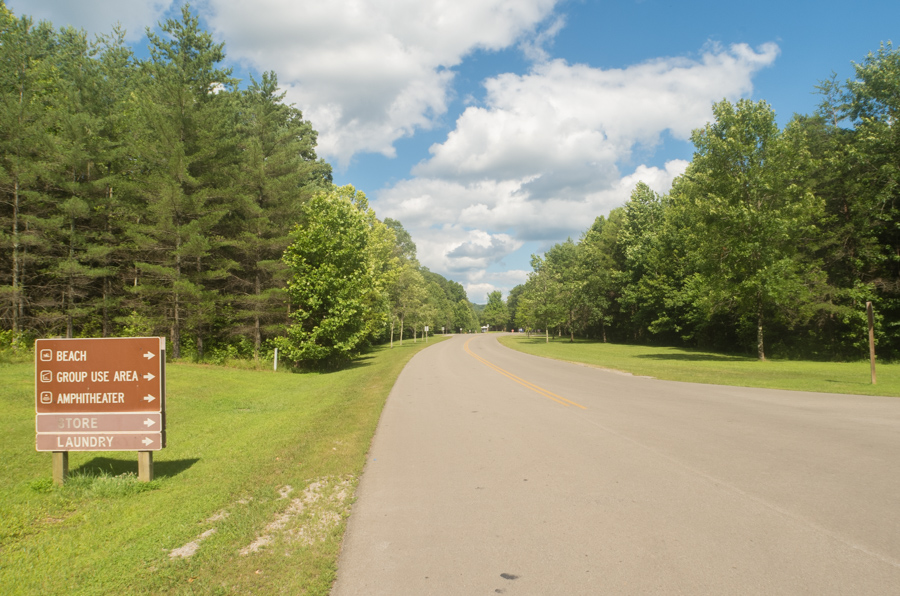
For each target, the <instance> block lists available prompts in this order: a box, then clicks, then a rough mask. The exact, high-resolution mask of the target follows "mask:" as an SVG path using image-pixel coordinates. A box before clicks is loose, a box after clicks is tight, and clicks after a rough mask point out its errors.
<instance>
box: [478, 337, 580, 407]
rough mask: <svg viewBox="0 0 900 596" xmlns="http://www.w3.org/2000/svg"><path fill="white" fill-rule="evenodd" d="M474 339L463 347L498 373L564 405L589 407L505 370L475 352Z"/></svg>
mask: <svg viewBox="0 0 900 596" xmlns="http://www.w3.org/2000/svg"><path fill="white" fill-rule="evenodd" d="M472 339H475V338H474V337H473V338H472ZM472 339H470V340H468V341H467V342H466V344H465V346H463V348H464V349H465V350H466V353H467V354H468V355H469V356H471V357H472V358H474V359H475V360H477V361H478V362H480V363H482V364H484V365H485V366H487V367H489V368H492V369H494V370H495V371H497V372H498V373H500V374H501V375H503V376H504V377H507V378H509V379H512V380H513V381H515V382H516V383H518V384H519V385H522V386H523V387H527V388H528V389H531V390H532V391H534V392H535V393H537V394H539V395H543V396H544V397H546V398H547V399H552V400H553V401H555V402H556V403H558V404H562V405H564V406H566V407H569V406H575V407H576V408H581V409H582V410H587V408H585V407H584V406H583V405H581V404H579V403H575V402H574V401H572V400H570V399H566V398H564V397H562V396H561V395H557V394H555V393H553V392H552V391H547V390H546V389H544V388H543V387H539V386H537V385H535V384H534V383H532V382H530V381H526V380H525V379H523V378H522V377H517V376H516V375H514V374H512V373H511V372H509V371H508V370H504V369H502V368H500V367H499V366H497V365H496V364H494V363H493V362H489V361H488V360H485V359H484V358H482V357H481V356H479V355H478V354H476V353H475V352H473V351H472V350H470V349H469V343H470V342H471V341H472Z"/></svg>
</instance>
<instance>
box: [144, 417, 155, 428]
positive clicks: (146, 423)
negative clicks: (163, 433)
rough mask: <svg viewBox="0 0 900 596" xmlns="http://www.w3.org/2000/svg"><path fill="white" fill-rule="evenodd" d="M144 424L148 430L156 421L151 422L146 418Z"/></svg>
mask: <svg viewBox="0 0 900 596" xmlns="http://www.w3.org/2000/svg"><path fill="white" fill-rule="evenodd" d="M144 424H145V425H146V426H147V428H149V427H151V426H153V425H154V424H156V421H155V420H151V419H150V418H147V419H146V420H144Z"/></svg>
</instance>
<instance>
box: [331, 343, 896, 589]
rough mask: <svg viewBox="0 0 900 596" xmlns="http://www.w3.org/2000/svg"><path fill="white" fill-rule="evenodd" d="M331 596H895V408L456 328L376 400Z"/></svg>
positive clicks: (889, 401) (874, 400)
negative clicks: (674, 371) (589, 359)
mask: <svg viewBox="0 0 900 596" xmlns="http://www.w3.org/2000/svg"><path fill="white" fill-rule="evenodd" d="M357 496H358V500H357V502H356V503H355V505H354V508H353V512H352V515H351V517H350V520H349V525H348V529H347V533H346V535H345V538H344V545H343V550H342V553H341V557H340V560H339V564H338V576H337V582H336V583H335V586H334V590H333V592H332V594H335V595H337V596H349V595H366V596H371V595H377V594H384V595H391V596H397V595H406V594H416V595H420V594H435V595H453V594H460V595H472V594H510V595H513V594H567V595H569V594H590V595H596V594H686V595H701V594H710V595H712V594H715V595H725V594H741V595H745V594H767V595H771V594H785V595H796V594H810V595H817V596H822V595H829V594H866V595H868V596H873V595H897V594H900V399H897V398H879V397H866V396H848V395H834V394H821V393H801V392H790V391H777V390H763V389H747V388H740V387H724V386H717V385H699V384H693V383H679V382H672V381H659V380H655V379H647V378H640V377H632V376H629V375H625V374H620V373H615V372H611V371H606V370H601V369H596V368H591V367H587V366H581V365H577V364H570V363H564V362H559V361H554V360H548V359H543V358H538V357H535V356H530V355H527V354H523V353H520V352H516V351H513V350H510V349H508V348H505V347H503V346H501V345H500V344H499V343H498V342H497V341H496V336H492V335H462V336H457V337H454V338H452V339H451V340H449V341H445V342H442V343H439V344H436V345H435V346H433V347H430V348H428V349H427V350H424V351H423V352H421V353H419V354H418V355H417V356H416V357H415V358H413V360H412V361H410V363H409V364H408V365H407V367H406V368H405V369H404V371H403V372H402V374H401V375H400V377H399V378H398V380H397V383H396V385H395V386H394V389H393V391H392V392H391V394H390V397H389V398H388V401H387V403H386V405H385V409H384V412H383V414H382V417H381V421H380V423H379V427H378V431H377V432H376V436H375V439H374V441H373V444H372V448H371V451H370V453H369V459H368V462H367V464H366V469H365V471H364V473H363V477H362V479H361V481H360V485H359V490H358V493H357Z"/></svg>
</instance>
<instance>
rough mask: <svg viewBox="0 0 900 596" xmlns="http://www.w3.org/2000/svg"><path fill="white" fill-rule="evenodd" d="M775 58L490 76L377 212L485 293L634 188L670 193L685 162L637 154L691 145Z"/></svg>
mask: <svg viewBox="0 0 900 596" xmlns="http://www.w3.org/2000/svg"><path fill="white" fill-rule="evenodd" d="M777 55H778V47H777V46H776V45H774V44H766V45H763V46H761V47H759V48H757V49H755V50H754V49H752V48H750V47H748V46H746V45H733V46H730V47H728V48H723V47H719V46H710V47H708V48H707V49H706V50H705V51H703V52H702V53H701V54H700V55H699V56H698V57H696V58H686V57H676V58H662V59H658V60H653V61H649V62H645V63H641V64H636V65H634V66H630V67H627V68H622V69H608V70H604V69H600V68H594V67H591V66H588V65H584V64H569V63H567V62H565V61H564V60H552V61H547V62H540V63H537V64H535V65H534V67H533V68H532V70H531V71H530V72H528V73H527V74H524V75H518V74H511V73H509V74H501V75H499V76H496V77H493V78H490V79H488V80H486V81H485V83H484V85H485V88H486V90H487V95H486V99H485V101H484V104H483V105H477V106H470V107H468V108H467V109H466V110H465V111H464V112H463V113H462V115H460V117H459V119H458V120H457V122H456V127H455V129H454V130H453V131H451V132H450V133H449V135H448V136H447V139H446V140H445V141H444V142H443V143H438V144H435V145H433V146H432V147H431V149H430V157H429V158H428V159H426V160H424V161H422V162H421V163H419V164H418V165H417V166H416V167H415V168H414V169H413V171H412V174H413V177H411V178H410V179H408V180H403V181H401V182H399V183H397V184H395V185H394V186H393V187H391V188H387V189H385V190H383V191H381V192H380V193H379V194H378V210H379V214H382V215H384V216H389V217H394V218H396V219H398V220H400V221H401V222H403V224H404V225H405V226H406V227H407V229H408V230H410V232H411V233H412V235H413V237H414V238H415V239H416V242H417V244H418V245H419V246H420V258H421V259H422V262H423V263H425V264H426V265H428V266H429V267H431V268H432V269H434V270H436V271H442V272H453V273H456V274H461V275H463V276H464V277H466V279H467V281H468V285H469V287H471V288H472V289H476V288H477V291H480V290H481V289H483V287H487V286H485V283H486V282H484V281H483V280H482V278H481V277H480V276H482V275H484V268H485V267H486V266H488V265H489V264H491V263H498V262H502V261H503V260H504V258H506V257H508V256H509V255H511V254H512V253H514V252H515V251H516V250H518V249H519V248H521V247H522V246H523V245H524V244H525V243H526V242H533V241H538V242H541V243H542V244H544V245H546V244H548V243H553V242H560V241H563V240H565V239H566V238H567V237H572V238H577V237H578V236H579V235H580V234H581V232H583V231H584V230H585V229H586V228H587V227H588V226H589V225H590V224H591V222H592V221H593V220H594V218H596V217H597V216H598V215H601V214H605V213H607V212H609V210H610V209H611V208H613V207H616V206H619V205H621V204H623V203H624V202H625V201H626V200H627V198H628V196H629V195H630V193H631V191H632V190H633V188H634V186H635V185H636V184H637V183H638V182H640V181H643V182H645V183H647V184H648V185H649V186H650V187H651V188H653V189H654V190H656V191H657V192H660V193H664V192H668V190H669V189H670V188H671V185H672V181H673V180H674V178H675V177H677V176H679V175H681V174H682V173H683V172H684V170H685V168H686V167H687V165H688V163H687V162H686V161H684V160H672V161H669V162H667V163H666V164H664V166H663V167H655V166H647V165H645V164H634V163H632V155H633V153H634V151H635V149H637V148H643V149H649V150H650V151H651V152H652V149H653V147H655V146H656V145H658V144H659V143H660V140H661V138H662V136H663V135H664V134H668V135H670V136H672V137H674V138H676V139H681V140H685V141H686V140H688V139H689V137H690V132H691V131H692V130H693V129H695V128H698V127H701V126H703V124H704V123H706V122H707V121H708V120H709V119H710V118H711V116H712V110H711V106H712V104H713V103H714V102H716V101H719V100H721V99H723V98H727V99H731V100H736V99H737V98H740V97H743V96H747V95H748V94H750V93H751V92H752V89H753V85H752V78H753V75H754V74H755V73H756V72H757V71H759V70H760V69H761V68H764V67H766V66H768V65H770V64H772V62H773V61H774V60H775V58H776V57H777ZM623 170H625V171H624V172H623ZM435 222H442V224H441V225H440V226H435Z"/></svg>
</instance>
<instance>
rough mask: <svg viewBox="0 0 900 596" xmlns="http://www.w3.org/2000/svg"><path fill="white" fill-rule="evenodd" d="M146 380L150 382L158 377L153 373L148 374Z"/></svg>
mask: <svg viewBox="0 0 900 596" xmlns="http://www.w3.org/2000/svg"><path fill="white" fill-rule="evenodd" d="M144 378H145V379H147V380H148V381H152V380H153V379H155V378H156V377H155V376H154V375H153V374H151V373H147V374H146V375H144Z"/></svg>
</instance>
